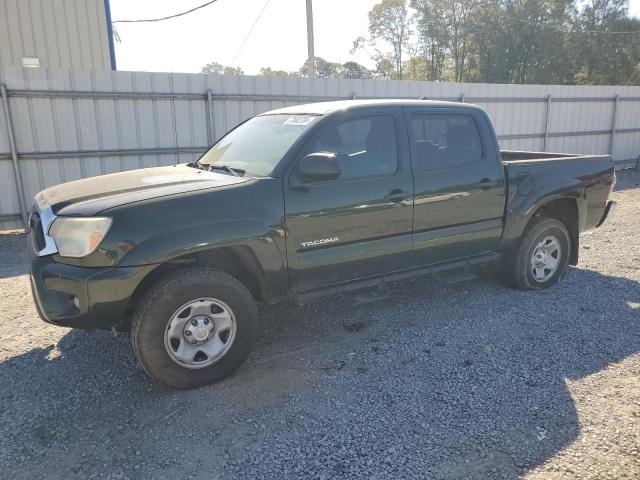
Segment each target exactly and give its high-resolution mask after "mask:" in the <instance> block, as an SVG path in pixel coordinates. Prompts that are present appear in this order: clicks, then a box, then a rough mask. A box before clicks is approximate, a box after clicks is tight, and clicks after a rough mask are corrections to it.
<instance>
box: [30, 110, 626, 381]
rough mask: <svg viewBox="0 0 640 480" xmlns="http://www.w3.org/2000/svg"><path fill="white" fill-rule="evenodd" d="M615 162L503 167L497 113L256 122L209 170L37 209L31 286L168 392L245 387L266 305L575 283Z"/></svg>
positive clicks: (505, 156)
mask: <svg viewBox="0 0 640 480" xmlns="http://www.w3.org/2000/svg"><path fill="white" fill-rule="evenodd" d="M615 181H616V177H615V172H614V168H613V164H612V161H611V158H610V157H609V156H606V155H597V156H592V155H573V154H556V153H538V152H520V151H500V147H499V145H498V140H497V139H496V135H495V133H494V129H493V126H492V124H491V122H490V120H489V117H488V115H487V114H486V113H485V111H484V110H483V109H481V108H480V107H477V106H474V105H469V104H463V103H451V102H435V101H424V100H415V101H408V100H362V101H358V100H353V101H340V102H325V103H314V104H309V105H301V106H295V107H288V108H283V109H279V110H274V111H270V112H267V113H263V114H261V115H257V116H255V117H253V118H251V119H249V120H247V121H246V122H244V123H242V124H241V125H239V126H238V127H236V128H235V129H234V130H232V131H231V132H229V133H228V134H227V135H226V136H224V137H223V138H222V139H220V140H219V141H218V142H217V143H216V144H215V145H214V146H213V147H211V149H210V150H209V151H207V152H206V153H205V154H204V155H203V156H202V157H201V158H200V159H199V160H198V161H196V162H194V163H190V164H179V165H175V166H166V167H157V168H146V169H140V170H134V171H127V172H121V173H115V174H111V175H105V176H100V177H95V178H87V179H83V180H78V181H74V182H70V183H66V184H62V185H57V186H53V187H50V188H47V189H45V190H43V191H42V192H40V193H38V194H37V195H36V197H35V202H34V206H33V210H32V211H31V214H30V220H29V230H30V233H29V243H30V245H29V247H28V248H29V251H30V257H31V269H30V270H31V274H30V278H31V285H32V291H33V296H34V299H35V304H36V306H37V309H38V312H39V315H40V316H41V317H42V319H43V320H44V321H45V322H49V323H52V324H56V325H61V326H65V327H73V328H80V329H113V330H114V331H126V332H130V333H131V338H132V343H133V349H134V351H135V354H136V355H137V358H138V360H139V362H140V364H141V365H142V367H143V368H144V369H145V370H146V372H147V373H148V374H149V375H151V376H152V377H153V378H154V379H156V380H157V381H158V382H160V383H162V384H165V385H169V386H172V387H177V388H193V387H198V386H202V385H205V384H209V383H211V382H214V381H216V380H219V379H222V378H224V377H226V376H227V375H229V374H230V373H231V372H233V371H234V370H235V369H236V368H238V366H239V365H240V364H241V363H242V361H243V360H244V359H245V358H246V356H247V354H248V352H249V351H250V347H251V342H252V339H253V338H254V337H255V336H256V334H258V333H259V332H258V331H257V330H258V328H257V323H256V317H257V310H256V304H257V302H265V303H273V302H278V301H283V300H287V299H290V300H297V301H299V302H305V301H309V300H312V299H316V298H319V297H323V296H333V295H336V294H339V293H342V292H346V291H349V290H355V289H360V288H363V287H374V286H380V285H382V284H385V283H386V282H390V281H395V280H401V279H406V278H410V277H414V276H418V275H425V274H433V273H434V272H442V271H444V270H451V269H460V268H465V269H469V268H473V267H475V266H482V265H487V264H497V265H499V266H501V269H502V271H503V274H504V277H505V279H506V280H507V281H508V283H510V284H511V285H512V286H514V287H516V288H519V289H523V290H533V289H542V288H548V287H550V286H552V285H553V284H555V283H556V282H558V280H559V279H560V278H561V277H562V275H563V273H564V271H565V268H566V267H567V265H568V264H571V265H575V264H576V263H577V261H578V252H579V247H578V246H579V241H580V239H579V235H580V233H581V232H584V231H585V230H588V229H591V228H595V227H599V226H600V225H602V224H603V223H604V222H605V220H607V219H608V218H610V217H611V215H612V212H613V210H614V207H615V203H614V202H611V201H609V194H610V192H611V191H612V189H613V187H614V184H615Z"/></svg>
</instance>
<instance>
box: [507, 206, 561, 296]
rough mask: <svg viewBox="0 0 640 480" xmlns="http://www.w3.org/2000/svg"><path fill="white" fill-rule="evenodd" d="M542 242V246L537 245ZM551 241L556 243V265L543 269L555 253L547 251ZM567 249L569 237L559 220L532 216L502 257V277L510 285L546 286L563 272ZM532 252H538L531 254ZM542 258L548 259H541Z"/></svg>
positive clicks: (554, 282) (526, 288) (519, 286)
mask: <svg viewBox="0 0 640 480" xmlns="http://www.w3.org/2000/svg"><path fill="white" fill-rule="evenodd" d="M550 239H552V240H550ZM554 241H555V244H554ZM543 242H544V247H542V248H541V249H539V247H541V245H542V244H543ZM547 245H550V247H549V248H547ZM554 245H557V246H558V247H559V248H558V250H557V258H556V260H557V264H556V267H555V269H546V268H545V267H546V266H547V265H551V264H552V263H553V259H554V257H553V256H550V255H549V254H548V252H549V251H553V249H554ZM570 252H571V238H570V237H569V232H568V230H567V227H565V225H564V224H563V223H562V222H560V221H559V220H556V219H555V218H547V217H533V218H532V219H531V221H530V222H529V225H527V228H526V229H525V231H524V233H523V234H522V237H520V240H519V241H518V242H517V243H516V245H515V247H514V248H513V249H512V250H511V251H510V252H508V253H507V254H506V255H505V257H504V260H503V267H504V268H503V271H504V277H505V279H506V281H507V282H508V283H509V284H510V285H511V286H512V287H514V288H517V289H520V290H538V289H543V288H549V287H551V286H553V285H555V284H556V283H557V282H558V281H559V280H560V279H561V278H562V276H563V275H564V272H565V270H566V268H567V264H568V263H569V257H570ZM534 254H537V255H538V256H537V257H536V258H533V257H534ZM545 260H548V263H544V262H545ZM534 268H535V269H534ZM547 270H549V271H547Z"/></svg>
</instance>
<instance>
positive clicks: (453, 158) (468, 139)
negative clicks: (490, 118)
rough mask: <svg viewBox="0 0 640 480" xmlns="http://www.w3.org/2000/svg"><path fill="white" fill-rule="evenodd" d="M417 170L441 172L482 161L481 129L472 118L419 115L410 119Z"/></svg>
mask: <svg viewBox="0 0 640 480" xmlns="http://www.w3.org/2000/svg"><path fill="white" fill-rule="evenodd" d="M411 131H412V134H413V135H412V136H413V156H414V167H415V168H417V169H418V170H422V171H427V170H442V169H447V168H455V167H458V166H461V165H465V164H467V163H471V162H476V161H480V160H481V159H482V157H483V151H482V142H481V140H480V132H479V130H478V126H477V124H476V122H475V120H474V119H473V117H471V116H469V115H456V114H434V115H416V116H414V117H413V118H412V120H411Z"/></svg>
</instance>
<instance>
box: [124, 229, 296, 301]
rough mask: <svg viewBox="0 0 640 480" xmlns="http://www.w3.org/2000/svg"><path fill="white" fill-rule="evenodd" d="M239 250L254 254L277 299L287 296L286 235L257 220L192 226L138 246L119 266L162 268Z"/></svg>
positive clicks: (164, 234)
mask: <svg viewBox="0 0 640 480" xmlns="http://www.w3.org/2000/svg"><path fill="white" fill-rule="evenodd" d="M237 246H242V247H247V248H249V249H250V251H251V252H252V253H253V255H254V256H255V259H256V261H257V262H258V263H259V266H260V270H261V272H262V275H263V277H264V278H263V279H264V281H265V282H266V283H267V286H268V287H269V290H270V291H271V293H272V294H273V295H274V296H281V295H284V294H286V290H287V285H288V279H287V273H286V265H285V255H284V232H282V231H279V230H278V229H276V228H272V227H269V226H268V225H265V224H263V223H261V222H257V221H253V220H230V221H221V222H212V223H206V224H201V225H192V226H189V227H186V228H182V229H177V230H172V231H169V232H164V233H161V234H158V235H154V236H152V237H150V238H148V239H145V240H144V241H142V242H141V243H139V244H137V245H135V246H134V248H133V249H132V250H131V251H130V252H129V253H127V254H126V255H125V256H124V257H123V258H122V260H121V262H120V264H119V265H120V266H123V267H126V266H139V265H153V264H155V265H158V264H163V263H167V262H170V261H172V260H174V259H177V258H179V257H184V256H186V255H189V254H196V253H199V252H204V251H207V250H211V249H215V248H221V247H237Z"/></svg>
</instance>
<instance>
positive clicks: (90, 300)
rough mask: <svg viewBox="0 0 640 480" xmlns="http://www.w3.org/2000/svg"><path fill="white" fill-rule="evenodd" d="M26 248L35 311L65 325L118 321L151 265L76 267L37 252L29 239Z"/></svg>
mask: <svg viewBox="0 0 640 480" xmlns="http://www.w3.org/2000/svg"><path fill="white" fill-rule="evenodd" d="M27 248H28V250H29V253H30V264H31V268H30V270H31V271H30V275H29V276H30V280H31V292H32V294H33V299H34V301H35V304H36V308H37V310H38V314H39V315H40V318H42V320H44V321H45V322H47V323H51V324H54V325H60V326H64V327H72V328H80V329H88V330H93V329H107V328H111V327H117V326H119V325H121V324H122V323H123V322H124V320H125V312H126V311H127V308H128V306H129V304H130V300H131V298H132V296H133V294H134V292H135V290H136V287H137V286H138V285H139V284H140V282H141V281H142V279H143V278H144V277H145V276H146V275H147V274H148V273H149V272H150V271H151V270H153V268H154V266H153V265H147V266H142V267H99V268H95V267H92V268H89V267H77V266H73V265H65V264H62V263H57V262H55V261H54V260H53V258H52V256H51V255H48V256H41V257H38V256H36V255H35V254H34V252H33V249H32V248H31V239H29V240H28V246H27ZM74 297H75V298H77V305H78V306H77V307H76V305H74Z"/></svg>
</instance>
